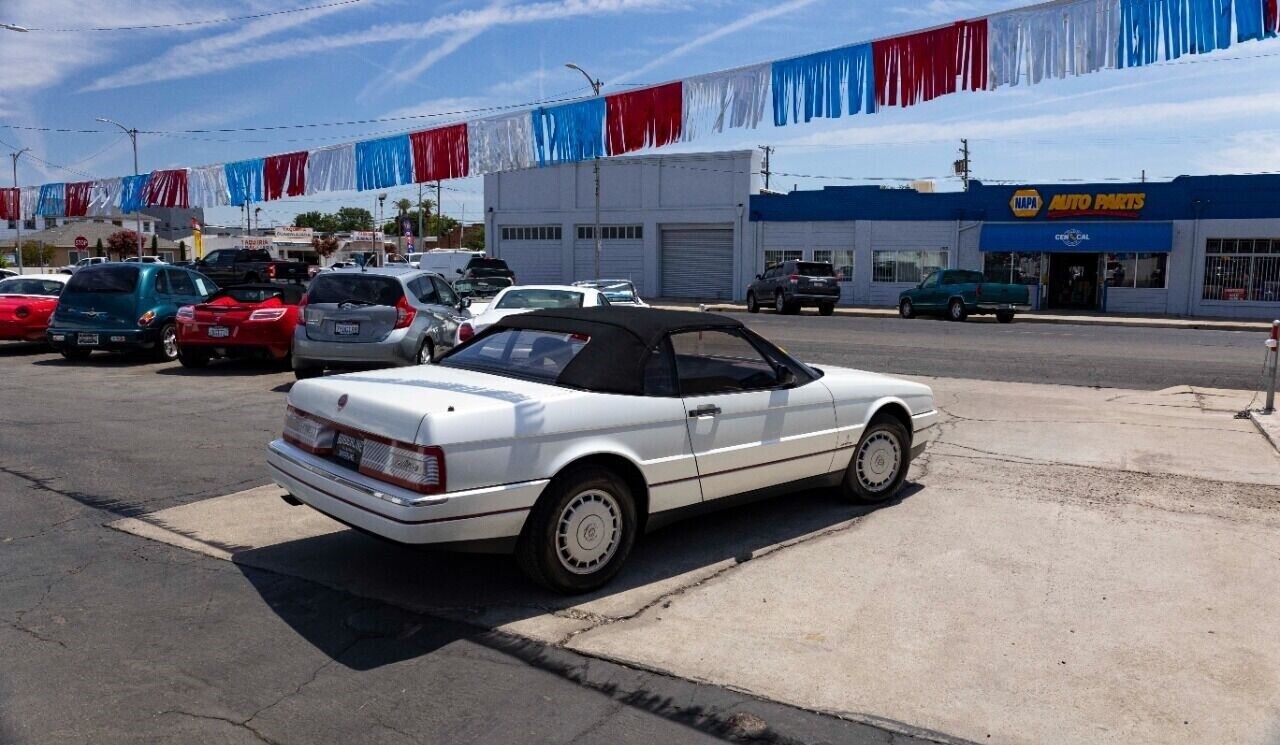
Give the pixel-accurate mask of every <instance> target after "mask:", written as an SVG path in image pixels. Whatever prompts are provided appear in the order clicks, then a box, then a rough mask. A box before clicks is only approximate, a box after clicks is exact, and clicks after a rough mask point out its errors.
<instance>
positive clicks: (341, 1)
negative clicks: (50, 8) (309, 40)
mask: <svg viewBox="0 0 1280 745" xmlns="http://www.w3.org/2000/svg"><path fill="white" fill-rule="evenodd" d="M362 2H364V0H338V1H337V2H332V3H325V4H323V5H308V6H306V7H302V8H289V9H287V10H273V11H270V12H265V13H254V14H252V15H245V16H231V17H228V18H206V19H202V20H198V21H177V22H174V23H151V24H145V25H139V26H98V27H78V28H77V27H67V28H50V27H40V26H34V27H33V26H24V27H23V28H24V29H25V30H27V31H40V32H43V33H72V32H75V33H79V32H84V31H148V30H154V29H166V28H187V27H191V26H212V25H218V24H222V23H235V22H237V21H253V20H257V19H259V18H270V17H272V16H282V15H289V14H291V13H305V12H307V11H310V10H324V9H325V8H337V7H341V6H343V5H356V4H358V3H362Z"/></svg>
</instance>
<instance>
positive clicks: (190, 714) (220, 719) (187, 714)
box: [158, 709, 280, 745]
mask: <svg viewBox="0 0 1280 745" xmlns="http://www.w3.org/2000/svg"><path fill="white" fill-rule="evenodd" d="M169 714H174V715H178V716H184V717H190V718H192V719H203V720H206V721H212V722H223V723H225V724H230V725H231V726H233V727H239V728H241V729H243V730H245V731H246V732H248V733H249V734H251V735H253V736H254V737H255V738H256V739H257V740H258V742H265V743H267V745H280V743H278V742H277V741H276V740H272V739H271V738H269V737H267V736H266V735H264V734H262V733H261V732H259V731H258V730H256V729H254V728H253V727H251V726H249V724H248V723H247V722H238V721H236V720H234V719H232V718H230V717H221V716H218V715H216V714H200V713H198V712H194V711H187V710H185V709H165V710H164V711H162V712H160V713H159V715H158V716H166V715H169Z"/></svg>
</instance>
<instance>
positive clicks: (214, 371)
mask: <svg viewBox="0 0 1280 745" xmlns="http://www.w3.org/2000/svg"><path fill="white" fill-rule="evenodd" d="M284 373H292V370H291V368H289V367H288V365H287V364H286V363H282V362H275V361H271V360H256V359H243V360H211V361H210V362H209V366H208V367H196V368H192V367H183V366H182V365H173V366H167V367H162V368H160V369H158V370H156V374H157V375H173V376H177V377H180V378H203V377H208V376H215V377H216V376H219V375H225V376H236V377H249V376H254V375H281V374H284Z"/></svg>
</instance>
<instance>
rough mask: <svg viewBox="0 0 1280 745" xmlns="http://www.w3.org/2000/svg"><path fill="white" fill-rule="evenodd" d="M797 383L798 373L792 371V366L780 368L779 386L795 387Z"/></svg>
mask: <svg viewBox="0 0 1280 745" xmlns="http://www.w3.org/2000/svg"><path fill="white" fill-rule="evenodd" d="M795 385H796V374H795V373H793V372H791V368H789V367H784V368H781V369H780V370H778V387H780V388H794V387H795Z"/></svg>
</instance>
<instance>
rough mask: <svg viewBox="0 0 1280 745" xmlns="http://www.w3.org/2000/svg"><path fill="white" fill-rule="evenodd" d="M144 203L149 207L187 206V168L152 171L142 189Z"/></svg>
mask: <svg viewBox="0 0 1280 745" xmlns="http://www.w3.org/2000/svg"><path fill="white" fill-rule="evenodd" d="M142 203H143V204H144V205H146V206H147V207H186V206H187V169H185V168H174V169H172V170H167V171H152V172H151V178H149V179H147V185H146V187H145V188H144V189H143V190H142Z"/></svg>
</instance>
